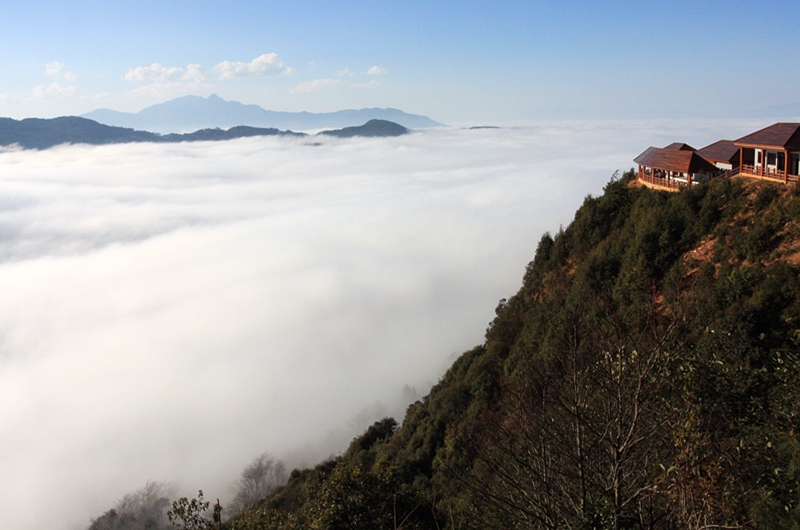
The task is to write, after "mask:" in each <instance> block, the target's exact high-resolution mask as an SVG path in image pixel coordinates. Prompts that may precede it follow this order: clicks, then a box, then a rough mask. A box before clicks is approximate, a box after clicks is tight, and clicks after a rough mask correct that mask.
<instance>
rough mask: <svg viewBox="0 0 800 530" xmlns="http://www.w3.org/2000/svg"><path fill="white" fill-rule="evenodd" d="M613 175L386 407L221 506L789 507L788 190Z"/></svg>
mask: <svg viewBox="0 0 800 530" xmlns="http://www.w3.org/2000/svg"><path fill="white" fill-rule="evenodd" d="M629 178H630V174H628V175H626V176H625V177H623V179H621V180H619V181H613V182H611V183H609V184H608V185H607V187H606V188H605V193H604V194H603V195H602V196H600V197H596V198H593V197H588V198H587V199H586V200H585V202H584V204H583V206H582V207H581V208H580V209H579V210H578V212H577V213H576V215H575V219H574V220H573V222H572V223H571V224H570V225H569V226H568V227H567V228H566V229H564V230H562V231H560V232H559V233H557V234H555V235H554V236H551V235H549V234H546V235H545V236H544V237H542V239H541V241H540V242H539V246H538V249H537V252H536V256H535V258H534V260H533V261H532V262H531V263H530V264H529V266H528V268H527V270H526V271H525V275H524V281H523V286H522V288H521V289H520V291H519V292H518V293H517V294H515V295H514V296H512V297H511V298H510V299H508V300H507V301H506V300H502V301H501V302H500V304H499V305H498V308H497V317H496V318H495V319H494V321H493V322H492V323H491V324H490V326H489V328H488V329H487V332H486V341H485V343H484V344H482V345H480V346H478V347H476V348H475V349H473V350H471V351H468V352H466V353H464V354H463V355H462V356H461V357H460V358H459V359H458V360H457V361H456V362H455V363H454V365H453V366H452V368H451V369H450V370H449V371H448V372H447V374H445V376H444V377H443V378H442V379H441V381H440V382H439V383H438V384H437V385H436V386H435V387H434V388H433V389H432V390H431V392H430V393H429V395H428V396H426V397H425V398H424V399H423V400H421V401H418V402H417V403H414V404H413V405H411V406H410V407H409V408H408V411H407V413H406V417H405V418H404V419H403V422H402V426H400V427H398V425H397V424H396V423H395V422H394V420H391V419H386V420H383V421H382V422H378V423H376V424H375V425H373V426H372V427H371V428H370V429H369V430H368V431H367V432H366V433H364V434H363V435H362V436H360V437H358V438H356V439H355V440H354V441H353V442H352V444H351V445H350V447H349V448H348V450H347V451H346V452H345V453H344V454H343V455H342V456H340V457H337V458H335V459H333V460H331V461H328V462H324V463H322V464H320V465H319V466H317V467H316V468H314V469H307V470H295V471H293V472H292V474H291V477H290V479H289V483H288V484H287V485H286V486H284V487H282V488H279V489H278V490H277V491H276V492H275V493H273V494H272V495H271V496H270V497H269V498H267V499H265V500H264V501H262V502H261V503H260V504H259V505H257V506H255V507H253V508H251V509H250V510H248V511H245V512H244V513H243V514H241V515H239V516H237V517H234V518H233V519H231V520H230V521H229V523H228V525H229V527H230V528H234V529H245V528H246V529H256V528H275V529H278V528H281V529H288V528H320V529H322V528H328V529H339V528H364V529H366V528H372V529H375V528H387V529H388V528H419V529H423V528H429V529H434V528H436V529H441V528H451V529H456V528H459V529H461V528H715V527H716V528H719V527H727V528H788V527H791V526H792V525H796V524H798V522H800V498H798V491H800V490H799V489H798V486H799V485H798V480H800V456H799V455H800V442H798V440H797V438H796V436H795V433H796V429H797V428H798V422H799V421H800V420H799V418H800V416H799V415H798V414H799V413H800V377H799V376H800V281H799V280H798V272H800V192H798V190H796V189H794V188H788V187H783V186H777V185H774V184H767V183H759V182H749V181H742V180H733V181H722V182H717V183H714V184H713V185H709V186H698V187H695V188H692V189H691V190H686V191H683V192H681V193H677V194H668V193H664V192H656V191H652V190H648V189H643V188H635V187H631V186H629V182H628V181H629Z"/></svg>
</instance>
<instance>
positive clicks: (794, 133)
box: [734, 123, 800, 149]
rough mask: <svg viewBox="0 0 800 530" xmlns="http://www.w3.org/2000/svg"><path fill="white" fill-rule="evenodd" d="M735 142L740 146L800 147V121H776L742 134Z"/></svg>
mask: <svg viewBox="0 0 800 530" xmlns="http://www.w3.org/2000/svg"><path fill="white" fill-rule="evenodd" d="M734 144H736V145H737V146H740V147H760V148H768V149H785V148H787V147H790V148H795V149H800V123H776V124H774V125H770V126H769V127H765V128H763V129H761V130H760V131H756V132H754V133H752V134H748V135H747V136H742V137H741V138H739V139H738V140H736V141H735V142H734Z"/></svg>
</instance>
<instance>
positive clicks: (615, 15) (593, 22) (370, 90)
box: [0, 0, 800, 124]
mask: <svg viewBox="0 0 800 530" xmlns="http://www.w3.org/2000/svg"><path fill="white" fill-rule="evenodd" d="M796 11H797V5H796V3H795V2H791V1H788V0H770V1H760V2H755V1H752V0H734V1H726V2H717V1H712V2H696V1H688V0H679V1H674V2H667V3H665V2H656V1H652V0H650V1H644V2H635V1H631V0H625V1H621V2H610V3H609V2H606V3H600V2H540V1H527V0H512V1H507V2H491V1H488V0H480V1H471V2H452V1H445V2H433V3H431V2H424V1H418V0H411V1H408V2H372V1H369V2H368V1H365V0H359V1H353V2H341V1H335V2H325V3H320V2H314V1H309V0H300V1H297V2H251V1H238V2H227V3H225V4H219V3H216V2H200V3H198V2H188V1H187V0H175V1H170V2H144V3H143V2H133V1H130V0H122V1H120V2H110V3H104V4H100V3H96V2H87V1H82V2H71V3H68V4H65V3H62V2H53V1H32V2H23V3H19V2H17V3H10V4H9V5H7V6H4V10H3V18H4V22H5V29H4V31H3V32H2V34H1V35H0V46H1V47H2V48H1V49H2V50H3V52H4V53H3V54H0V71H2V72H3V75H2V76H0V116H9V117H13V118H24V117H32V116H35V117H54V116H61V115H67V114H75V115H79V114H83V113H86V112H89V111H92V110H95V109H97V108H110V109H113V110H118V111H138V110H141V109H142V108H145V107H148V106H150V105H152V104H155V103H159V102H163V101H167V100H170V99H173V98H176V97H179V96H184V95H189V94H193V95H199V96H208V95H210V94H212V93H216V94H218V95H219V96H220V97H222V98H223V99H226V100H234V101H240V102H242V103H248V104H249V103H254V104H257V105H260V106H262V107H264V108H265V109H268V110H277V111H309V112H331V111H337V110H342V109H353V108H355V109H360V108H365V107H382V108H386V107H392V108H398V109H401V110H403V111H405V112H409V113H413V114H422V115H425V116H429V117H431V118H432V119H434V120H436V121H439V122H441V123H448V124H459V123H472V124H474V123H476V122H486V121H489V122H509V121H515V120H520V119H523V120H524V119H549V118H564V117H566V118H570V119H584V118H605V119H620V118H687V117H723V118H724V117H737V116H747V112H749V111H752V110H753V109H761V108H765V107H771V106H775V105H787V104H794V105H795V106H794V107H792V108H793V109H795V114H797V113H800V111H798V108H800V107H798V106H797V104H798V103H800V94H799V93H798V91H797V86H800V69H798V68H794V67H793V65H796V64H797V60H798V55H797V49H798V47H797V42H798V35H800V26H798V24H797V23H796V20H795V17H793V16H791V15H792V14H794V13H796ZM742 112H744V113H745V114H741V113H742Z"/></svg>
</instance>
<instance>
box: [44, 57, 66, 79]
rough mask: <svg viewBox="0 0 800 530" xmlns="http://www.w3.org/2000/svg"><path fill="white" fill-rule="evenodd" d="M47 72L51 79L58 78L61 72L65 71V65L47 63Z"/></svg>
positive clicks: (45, 66)
mask: <svg viewBox="0 0 800 530" xmlns="http://www.w3.org/2000/svg"><path fill="white" fill-rule="evenodd" d="M44 69H45V72H46V73H47V75H48V76H50V77H57V76H58V75H59V74H60V73H61V70H63V69H64V64H63V63H60V62H58V61H53V62H52V63H47V64H46V65H44Z"/></svg>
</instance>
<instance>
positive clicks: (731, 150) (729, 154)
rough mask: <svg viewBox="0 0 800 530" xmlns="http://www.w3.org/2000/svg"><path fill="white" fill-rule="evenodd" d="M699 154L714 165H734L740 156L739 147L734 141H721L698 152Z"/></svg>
mask: <svg viewBox="0 0 800 530" xmlns="http://www.w3.org/2000/svg"><path fill="white" fill-rule="evenodd" d="M697 154H698V155H700V156H702V157H703V158H705V159H706V160H708V161H709V162H712V163H716V162H728V163H733V161H734V160H735V159H736V158H737V157H738V156H739V147H738V146H736V145H735V144H734V143H733V141H732V140H720V141H718V142H714V143H713V144H710V145H707V146H705V147H703V148H702V149H700V150H698V151H697Z"/></svg>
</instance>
